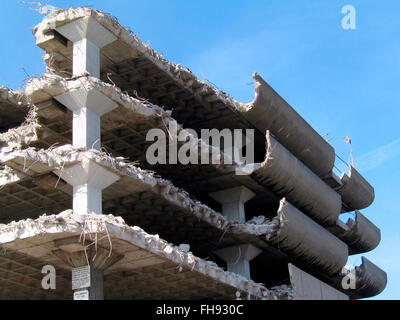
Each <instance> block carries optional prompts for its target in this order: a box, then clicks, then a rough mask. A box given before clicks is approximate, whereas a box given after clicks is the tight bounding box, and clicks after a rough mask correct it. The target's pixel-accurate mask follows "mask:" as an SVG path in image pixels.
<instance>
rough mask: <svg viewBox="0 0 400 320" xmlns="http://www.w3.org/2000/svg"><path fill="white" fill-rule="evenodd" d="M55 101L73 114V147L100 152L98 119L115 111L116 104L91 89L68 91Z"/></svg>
mask: <svg viewBox="0 0 400 320" xmlns="http://www.w3.org/2000/svg"><path fill="white" fill-rule="evenodd" d="M55 99H56V100H57V101H58V102H60V103H62V104H63V105H64V106H66V107H67V108H68V109H70V110H71V111H72V112H73V126H72V127H73V129H72V144H73V145H74V147H78V148H85V149H97V150H100V147H101V141H100V137H101V136H100V132H101V131H100V117H101V116H102V115H104V114H105V113H107V112H110V111H111V110H113V109H115V108H116V107H117V104H116V103H115V102H114V101H112V100H111V99H110V98H108V97H106V96H105V95H104V94H102V93H101V92H100V91H98V90H97V89H93V88H91V89H89V90H87V89H86V88H82V89H77V90H73V91H69V92H66V93H63V94H61V95H58V96H56V97H55Z"/></svg>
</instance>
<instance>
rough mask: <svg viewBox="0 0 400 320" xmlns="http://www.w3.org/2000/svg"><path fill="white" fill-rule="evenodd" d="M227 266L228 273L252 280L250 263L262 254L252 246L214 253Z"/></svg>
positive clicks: (244, 245) (246, 245)
mask: <svg viewBox="0 0 400 320" xmlns="http://www.w3.org/2000/svg"><path fill="white" fill-rule="evenodd" d="M214 253H215V254H216V255H217V256H218V257H220V258H221V259H222V260H224V261H225V262H226V264H227V267H228V271H230V272H234V273H237V274H240V275H242V276H244V277H245V278H247V279H249V280H250V261H251V260H252V259H254V258H255V257H256V256H258V255H259V254H260V253H261V250H259V249H258V248H256V247H255V246H253V245H251V244H242V245H238V246H232V247H227V248H223V249H219V250H216V251H215V252H214Z"/></svg>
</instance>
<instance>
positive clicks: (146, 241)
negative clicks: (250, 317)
mask: <svg viewBox="0 0 400 320" xmlns="http://www.w3.org/2000/svg"><path fill="white" fill-rule="evenodd" d="M55 234H62V235H65V237H68V234H71V235H72V234H86V236H87V237H88V236H89V234H99V235H100V234H109V236H110V237H111V241H113V239H122V240H124V241H125V242H128V243H131V244H133V245H135V246H137V247H139V248H142V249H144V250H146V251H149V252H151V253H153V254H155V255H157V256H161V257H163V258H166V259H168V260H170V261H173V262H174V263H176V264H177V265H181V266H183V267H185V268H188V269H189V270H192V271H196V272H200V273H201V274H203V275H205V276H207V277H211V278H213V279H214V280H215V281H217V282H221V283H224V284H226V285H229V286H232V287H233V288H237V289H238V290H240V291H241V292H244V293H245V294H249V295H250V296H251V297H253V298H255V299H264V298H267V299H276V298H282V297H283V296H284V295H287V297H286V298H290V290H287V291H284V292H283V291H282V290H280V289H274V290H268V289H267V288H265V287H263V286H262V285H260V284H257V283H255V282H254V281H251V280H247V279H246V278H244V277H242V276H240V275H237V274H231V273H229V272H225V271H224V270H222V269H221V268H219V267H217V266H216V265H214V264H212V263H210V262H209V261H205V260H203V259H200V258H198V257H196V256H194V255H193V254H191V253H187V252H185V251H182V250H180V249H179V248H178V247H176V246H174V245H172V244H170V243H167V242H166V241H164V240H162V239H160V238H159V237H158V236H155V235H149V234H147V233H146V232H145V231H143V230H142V229H141V228H139V227H137V226H133V227H130V226H128V225H127V224H125V223H124V222H123V221H121V219H119V218H117V217H114V216H112V215H98V214H87V215H77V214H74V213H73V211H72V210H68V211H65V212H62V213H61V214H59V215H50V216H47V215H42V216H40V217H39V218H37V219H35V220H33V219H27V220H21V221H18V222H15V221H13V222H11V223H9V224H7V225H1V226H0V244H1V245H2V246H5V245H7V244H10V243H12V242H14V241H16V240H17V239H19V240H29V239H31V238H33V237H35V236H41V237H42V239H43V238H45V237H48V236H51V235H55Z"/></svg>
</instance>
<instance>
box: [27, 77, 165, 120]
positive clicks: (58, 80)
mask: <svg viewBox="0 0 400 320" xmlns="http://www.w3.org/2000/svg"><path fill="white" fill-rule="evenodd" d="M81 88H85V89H86V90H87V91H89V90H92V89H95V90H98V91H100V92H101V93H102V94H104V95H105V96H106V97H108V98H110V99H111V100H113V101H114V102H116V103H118V105H121V106H123V107H125V108H126V109H128V110H129V111H131V112H133V113H134V114H135V115H136V116H137V117H138V118H139V119H140V118H150V117H154V118H155V117H161V116H169V115H170V114H171V112H170V111H165V110H164V109H163V108H161V107H159V106H157V105H153V104H151V103H148V102H145V101H140V100H138V99H136V98H133V97H131V96H129V95H128V94H126V93H123V92H122V91H121V89H119V88H118V87H116V86H113V85H112V84H109V83H105V82H103V81H101V80H99V79H97V78H94V77H92V76H89V75H86V76H78V77H73V78H68V79H66V78H63V77H61V76H58V75H56V74H53V73H50V72H46V73H45V74H43V75H42V76H41V77H40V78H32V79H30V80H29V81H28V82H27V83H26V85H25V94H26V95H27V97H29V99H30V100H31V101H32V103H34V104H38V103H40V102H43V101H46V100H49V99H52V98H54V97H55V96H58V95H61V94H63V93H66V92H68V91H73V90H78V89H81Z"/></svg>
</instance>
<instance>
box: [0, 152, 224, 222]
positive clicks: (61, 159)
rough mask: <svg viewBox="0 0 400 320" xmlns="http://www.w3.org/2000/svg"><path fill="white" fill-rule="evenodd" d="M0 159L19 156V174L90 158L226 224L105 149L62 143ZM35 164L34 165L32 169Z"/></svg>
mask: <svg viewBox="0 0 400 320" xmlns="http://www.w3.org/2000/svg"><path fill="white" fill-rule="evenodd" d="M0 159H2V162H5V163H9V164H11V162H13V161H14V160H17V159H19V160H17V161H21V162H22V163H23V165H22V166H23V167H24V168H23V169H22V171H23V172H21V173H23V174H25V175H30V174H31V175H35V174H36V173H37V171H40V173H45V172H53V171H56V170H63V168H65V167H68V166H69V165H73V164H75V163H78V162H81V161H83V160H92V161H94V162H95V163H97V164H99V165H101V166H103V167H104V168H106V169H108V170H110V171H112V172H114V173H116V174H117V175H119V176H128V177H131V178H133V179H136V180H139V181H142V183H144V184H146V185H147V186H149V188H151V190H152V191H153V192H156V193H158V194H160V195H161V196H162V197H164V198H165V199H166V200H168V201H169V202H171V203H172V204H174V205H176V206H178V207H180V208H183V209H185V210H186V211H189V212H191V213H193V214H194V215H196V216H197V217H198V218H200V219H202V220H205V221H207V222H209V223H211V224H213V225H216V226H217V227H218V228H220V229H225V228H226V227H227V225H228V224H229V222H228V221H227V220H226V219H225V217H224V216H223V215H221V214H220V213H218V212H216V211H214V210H212V209H211V208H209V207H208V206H206V205H204V204H202V203H201V202H199V201H197V200H194V199H192V198H191V197H190V195H189V194H188V193H187V192H186V191H184V190H182V189H180V188H177V187H175V186H174V185H173V184H172V182H170V181H168V180H165V179H163V178H159V177H156V176H155V173H154V172H152V171H149V170H143V169H140V168H139V167H137V166H135V165H134V164H132V163H127V162H126V161H125V159H123V158H114V157H112V156H110V155H108V154H107V153H105V152H101V151H97V150H93V149H92V150H88V151H86V150H82V149H77V148H74V147H73V146H71V145H65V146H62V147H58V148H51V149H48V150H43V149H41V150H36V149H35V148H28V149H24V150H14V151H11V152H7V153H5V152H3V153H2V154H0ZM35 165H36V166H38V167H37V168H36V167H35ZM39 166H40V167H39ZM32 169H35V170H36V172H35V171H32V172H30V170H32Z"/></svg>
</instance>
